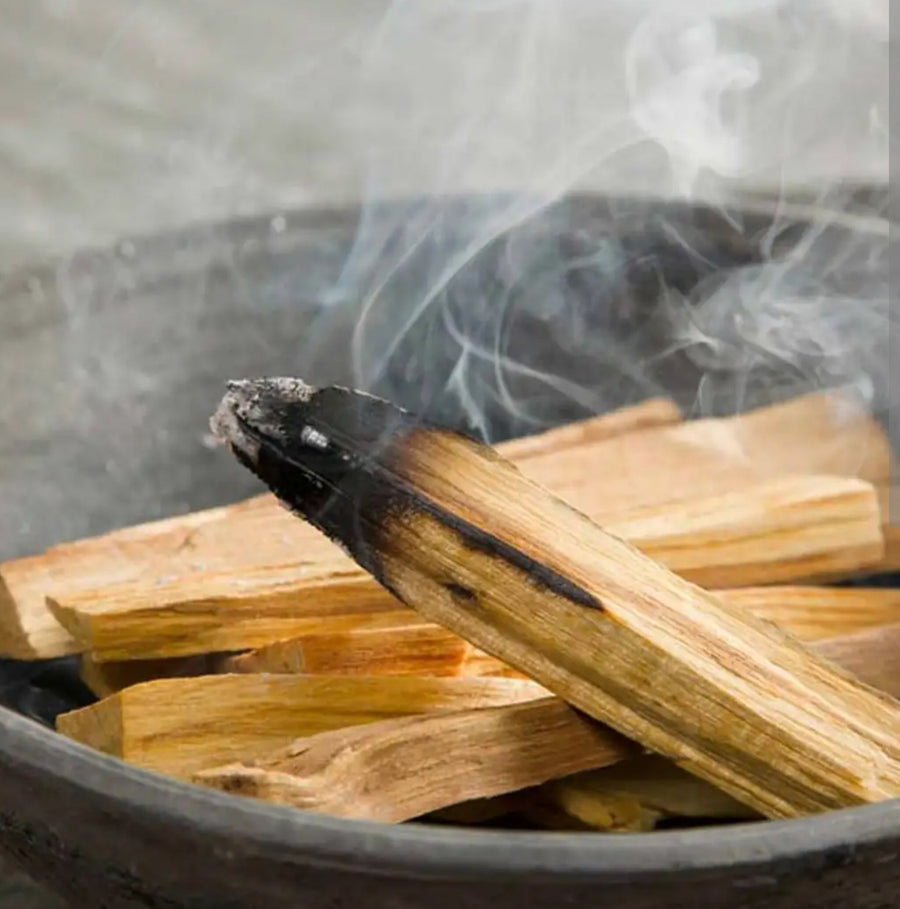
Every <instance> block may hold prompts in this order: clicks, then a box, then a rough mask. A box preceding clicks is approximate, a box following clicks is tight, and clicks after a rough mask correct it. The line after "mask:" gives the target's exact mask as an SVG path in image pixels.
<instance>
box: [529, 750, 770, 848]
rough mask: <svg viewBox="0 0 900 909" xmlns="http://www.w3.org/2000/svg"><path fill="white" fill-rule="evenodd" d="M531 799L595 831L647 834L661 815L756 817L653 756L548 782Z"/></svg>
mask: <svg viewBox="0 0 900 909" xmlns="http://www.w3.org/2000/svg"><path fill="white" fill-rule="evenodd" d="M533 797H534V799H535V800H536V801H537V802H538V803H541V802H549V804H551V805H553V806H554V807H555V808H558V809H559V810H561V811H563V812H564V813H565V814H567V815H571V816H573V817H575V818H577V819H578V820H579V821H580V822H581V823H583V824H585V825H586V826H588V827H592V828H594V829H597V830H610V831H611V830H623V829H625V830H652V829H653V828H654V827H655V826H656V824H657V822H658V821H659V820H660V819H662V818H667V817H681V818H695V819H700V818H702V819H713V818H718V819H722V820H750V819H755V818H758V817H759V815H758V814H757V813H756V812H755V811H753V810H752V809H750V808H748V807H747V806H746V805H742V804H741V803H740V802H738V801H736V800H735V799H733V798H731V797H730V796H728V795H726V794H725V793H724V792H722V791H720V790H719V789H716V788H715V787H713V786H710V785H709V784H708V783H706V782H704V781H703V780H701V779H699V778H698V777H695V776H692V775H691V774H690V773H687V772H686V771H684V770H681V769H680V768H679V767H676V766H675V764H673V763H671V762H670V761H667V760H666V759H665V758H661V757H659V756H658V755H647V756H645V757H639V758H635V759H634V760H630V761H623V762H622V763H621V764H617V765H615V766H614V767H608V768H604V769H603V770H594V771H589V772H586V773H580V774H576V775H575V776H571V777H566V778H564V779H561V780H554V781H552V782H550V783H547V784H545V785H544V786H542V787H541V788H540V789H539V790H538V791H537V792H536V793H535V794H534V796H533Z"/></svg>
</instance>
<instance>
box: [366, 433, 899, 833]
mask: <svg viewBox="0 0 900 909" xmlns="http://www.w3.org/2000/svg"><path fill="white" fill-rule="evenodd" d="M406 442H407V445H406V452H405V458H406V460H405V462H404V463H403V464H402V466H400V467H399V468H398V469H399V470H402V472H403V475H404V477H405V479H406V480H407V482H409V483H410V484H411V485H412V486H413V487H414V488H415V489H416V490H417V491H419V492H420V493H421V494H422V495H423V497H424V498H425V499H427V500H428V501H429V502H430V503H433V504H434V505H436V506H437V507H438V508H439V509H441V511H442V512H443V514H441V515H436V514H435V512H434V511H433V510H432V508H428V509H423V510H415V509H412V508H410V509H409V510H407V512H406V513H405V514H404V515H403V516H402V517H399V518H393V519H389V521H388V523H387V526H386V528H385V531H386V532H385V533H384V535H383V537H382V538H381V539H382V541H383V544H382V545H383V550H382V559H381V565H382V571H383V577H384V579H385V582H386V584H387V585H388V586H389V587H391V588H392V589H393V590H394V591H395V592H396V593H397V594H398V595H399V596H400V598H401V599H404V600H405V601H406V602H408V603H409V604H410V605H412V606H414V607H416V608H417V609H419V611H421V612H422V613H423V614H424V615H426V616H428V617H429V618H431V619H433V620H435V621H438V622H440V623H441V624H445V625H446V626H447V627H450V628H452V629H453V630H454V631H456V632H457V633H459V634H461V635H462V636H463V637H465V638H466V639H467V640H470V641H472V642H473V643H475V644H476V645H477V646H479V647H481V648H482V649H484V650H486V651H487V652H489V653H493V654H494V655H495V656H497V657H498V658H499V659H502V660H503V661H504V662H506V663H509V664H511V665H512V666H514V667H515V668H517V669H519V670H521V671H522V672H524V673H526V674H527V675H529V676H530V677H532V678H535V679H537V680H538V681H540V682H541V683H542V684H544V685H545V686H546V687H548V688H549V689H550V690H552V691H554V692H555V693H557V694H559V695H560V696H561V697H563V698H565V699H566V700H568V701H570V702H571V703H573V704H575V705H576V706H578V707H579V708H581V709H582V710H584V711H585V712H586V713H588V714H589V715H591V716H594V717H595V718H597V719H600V720H603V721H604V722H607V723H609V724H610V725H611V726H613V728H616V729H618V730H619V731H620V732H622V733H624V734H626V735H628V736H629V737H631V738H633V739H635V740H636V741H639V742H641V743H642V744H644V745H646V746H647V747H648V748H651V749H652V750H654V751H656V752H658V753H661V754H664V755H666V756H668V757H670V758H672V759H674V760H675V761H676V762H677V763H680V764H681V765H682V766H684V767H685V768H687V769H689V770H690V771H691V772H692V773H694V774H696V775H698V776H701V777H703V778H705V779H707V780H708V781H710V782H712V783H714V784H715V785H717V786H718V787H719V788H721V789H723V790H724V791H726V792H728V793H729V794H730V795H732V796H733V797H735V798H736V799H738V800H739V801H741V802H742V803H745V804H748V805H750V806H751V807H754V808H755V809H757V810H758V811H760V812H762V813H763V814H765V815H767V816H772V817H779V816H787V817H790V816H795V815H798V814H803V813H808V812H816V811H822V810H827V809H829V808H836V807H845V806H848V805H853V804H859V803H863V802H866V801H878V800H881V799H886V798H892V797H896V796H897V795H900V705H897V704H896V703H895V702H892V701H888V700H887V699H886V698H882V697H880V696H877V695H875V694H874V693H873V692H871V691H868V690H866V689H864V688H862V687H860V686H859V685H857V684H856V683H855V682H854V681H853V680H852V679H851V678H850V677H849V676H846V675H844V674H843V673H841V672H838V671H836V670H835V669H834V667H832V666H831V665H830V664H828V663H827V662H825V661H823V660H818V659H815V658H813V657H812V656H811V655H810V654H809V653H808V652H806V651H805V650H804V649H803V648H802V647H800V646H799V645H798V644H796V643H795V641H794V640H793V639H791V638H789V637H788V636H787V635H785V634H781V633H779V632H777V631H776V629H775V628H774V626H770V625H768V624H767V623H764V622H760V621H757V620H755V619H754V618H752V617H751V616H750V614H749V613H746V612H744V611H742V610H736V609H734V608H733V607H731V606H730V605H729V604H728V603H727V602H726V601H724V600H717V599H716V598H715V597H714V596H712V595H710V594H707V593H704V592H703V591H701V590H700V589H699V588H697V587H694V586H693V585H690V584H688V583H687V582H685V581H683V580H681V579H679V578H677V577H676V576H675V575H674V574H672V573H671V572H669V571H667V570H666V569H664V568H663V567H662V566H660V565H658V564H657V563H655V562H653V561H652V560H650V559H648V558H646V557H645V556H643V555H641V554H640V553H638V552H637V550H635V549H633V548H632V547H630V546H628V545H627V544H626V543H624V542H623V541H621V540H618V539H617V538H615V537H612V536H611V535H609V534H606V533H604V532H603V531H602V530H600V528H598V527H597V526H596V525H594V524H592V523H591V522H590V521H588V520H587V519H586V518H585V517H584V516H583V515H581V514H579V513H577V512H575V511H574V510H573V509H571V508H569V507H568V506H566V505H565V504H564V503H563V502H561V501H560V500H558V499H555V498H554V497H552V496H550V495H549V494H548V493H546V492H545V491H544V490H542V489H540V488H539V487H537V486H534V485H532V484H530V483H528V482H527V481H526V480H525V479H524V478H523V477H522V476H521V474H519V473H518V472H517V471H515V470H514V469H513V468H511V467H510V466H509V465H507V464H506V463H504V462H502V461H500V460H499V459H497V458H493V457H488V456H486V455H485V453H484V452H483V451H481V450H479V449H478V448H477V447H476V446H475V445H473V444H471V443H468V442H465V441H461V440H459V439H458V438H454V437H452V436H450V435H449V434H442V433H433V432H432V433H427V432H418V433H416V434H415V436H414V437H413V438H408V439H407V440H406ZM446 514H450V515H452V517H453V520H454V521H461V522H465V525H466V527H467V528H468V527H472V528H477V529H478V531H479V539H481V538H483V534H485V533H487V534H490V537H491V538H492V539H497V540H501V541H503V543H504V545H508V546H510V547H514V548H515V550H516V552H517V553H520V554H521V561H520V562H519V565H518V566H516V565H515V564H514V563H513V562H511V561H510V559H508V558H504V557H503V556H502V554H498V553H496V552H493V553H492V552H488V551H485V550H484V549H482V548H479V549H473V545H472V541H471V537H470V535H469V533H468V532H467V530H462V531H460V529H459V527H458V526H456V527H452V528H450V527H448V522H447V521H446V519H445V515H446ZM448 531H449V532H448ZM426 552H428V553H429V556H428V557H427V558H425V557H423V556H424V554H425V553H426ZM498 555H499V557H498ZM532 560H533V561H534V562H537V563H539V564H541V565H544V566H546V567H547V568H548V570H550V571H552V572H554V573H556V574H557V575H558V576H559V577H561V578H564V579H566V582H567V583H566V586H564V587H563V588H562V589H558V590H553V589H552V588H550V587H549V586H548V587H545V588H544V589H543V590H540V589H535V578H534V573H533V569H530V568H528V563H529V562H530V561H532ZM569 583H571V584H573V585H575V586H576V588H577V590H578V591H579V595H578V596H573V595H572V594H571V593H570V592H569V589H568V584H569ZM457 589H460V590H462V591H466V593H462V594H460V593H456V591H457Z"/></svg>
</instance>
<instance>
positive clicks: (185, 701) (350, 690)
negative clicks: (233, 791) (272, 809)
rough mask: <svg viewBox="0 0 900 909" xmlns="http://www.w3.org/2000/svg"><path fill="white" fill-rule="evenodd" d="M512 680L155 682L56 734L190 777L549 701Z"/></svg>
mask: <svg viewBox="0 0 900 909" xmlns="http://www.w3.org/2000/svg"><path fill="white" fill-rule="evenodd" d="M546 694H547V692H546V691H545V690H544V689H542V688H541V687H540V686H539V685H537V684H535V683H534V682H528V681H520V680H517V679H436V678H400V677H393V678H391V677H380V678H366V677H362V676H357V677H352V678H351V677H341V678H334V677H327V676H318V677H312V676H299V675H284V676H278V675H264V676H263V675H216V676H203V677H199V678H188V679H160V680H157V681H154V682H146V683H144V684H140V685H136V686H134V687H132V688H127V689H125V690H124V691H121V692H119V693H118V694H115V695H113V696H112V697H109V698H106V699H104V700H102V701H99V702H98V703H96V704H92V705H91V706H90V707H84V708H82V709H81V710H75V711H72V712H70V713H64V714H62V715H61V716H60V717H59V718H58V719H57V728H58V729H59V731H60V732H61V733H63V734H64V735H66V736H68V737H69V738H71V739H74V740H75V741H78V742H81V743H82V744H85V745H89V746H91V747H92V748H96V749H97V750H98V751H103V752H105V753H106V754H111V755H113V756H115V757H118V758H121V759H123V760H125V761H128V762H129V763H131V764H134V765H136V766H138V767H143V768H145V769H147V770H155V771H158V772H160V773H167V774H169V775H171V776H176V777H182V778H184V777H188V776H190V774H191V773H193V771H195V770H197V769H199V768H201V767H204V766H209V765H210V764H217V763H221V762H227V761H232V760H236V759H238V758H246V757H248V756H256V755H263V754H266V753H268V752H270V751H272V750H273V749H276V748H278V747H281V746H285V745H288V744H289V743H290V742H292V741H293V740H294V739H296V738H298V737H299V736H307V735H313V734H315V733H318V732H322V731H325V730H330V729H342V728H345V727H350V726H355V725H359V724H362V723H371V722H375V721H378V720H383V719H385V718H387V717H401V716H410V715H415V714H421V713H431V712H434V711H447V710H451V711H458V710H464V709H469V708H472V709H474V708H484V707H492V706H496V705H509V704H515V703H518V702H522V701H527V700H534V699H535V698H539V697H541V696H546Z"/></svg>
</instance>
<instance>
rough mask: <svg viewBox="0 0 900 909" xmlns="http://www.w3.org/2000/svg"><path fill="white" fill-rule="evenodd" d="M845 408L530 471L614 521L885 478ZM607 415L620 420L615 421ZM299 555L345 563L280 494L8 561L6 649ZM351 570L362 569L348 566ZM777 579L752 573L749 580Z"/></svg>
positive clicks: (3, 596)
mask: <svg viewBox="0 0 900 909" xmlns="http://www.w3.org/2000/svg"><path fill="white" fill-rule="evenodd" d="M841 400H842V399H839V398H837V397H836V396H834V395H824V394H823V395H808V396H805V397H802V398H798V399H796V400H794V401H790V402H788V403H786V404H779V405H776V406H773V407H767V408H762V409H761V410H758V411H752V412H750V413H748V414H745V415H742V416H740V417H735V418H729V419H726V420H697V421H692V422H690V423H687V424H684V425H683V426H668V427H667V426H660V427H657V428H648V429H644V430H643V431H641V432H637V433H630V434H629V435H628V436H627V437H626V438H627V439H628V441H627V442H625V441H621V440H617V439H616V438H608V439H605V440H601V441H599V442H594V443H588V444H584V445H576V446H572V447H570V448H564V449H563V450H560V451H558V452H553V451H552V450H543V445H542V444H539V445H537V446H535V445H534V444H533V443H532V444H530V446H526V447H528V448H529V450H528V452H527V456H523V459H522V460H521V461H520V463H521V466H522V469H523V471H524V472H525V473H526V474H527V475H528V476H529V477H530V478H532V479H534V480H535V481H537V482H539V483H541V484H542V485H544V486H546V487H547V488H548V489H549V490H550V491H551V492H554V493H555V494H557V495H560V496H562V497H563V498H570V499H571V500H572V501H575V502H578V504H579V507H580V508H581V509H582V510H583V511H585V512H586V513H587V514H588V516H589V517H591V518H593V519H594V520H596V521H599V522H601V523H605V524H609V523H612V522H614V521H617V520H622V519H624V518H627V517H628V516H629V515H630V514H631V513H633V512H634V511H635V510H637V509H643V508H646V507H648V506H651V505H655V504H661V503H667V502H672V501H675V500H692V499H695V498H697V497H698V496H708V495H720V494H723V493H728V492H730V491H733V490H735V489H738V488H741V487H742V486H747V485H750V484H752V483H755V482H758V481H760V480H764V479H766V478H774V477H783V476H786V475H791V474H797V473H803V474H808V473H833V474H834V475H854V476H861V477H863V478H864V479H871V480H872V481H873V482H878V483H882V482H886V480H885V478H886V477H889V476H890V454H889V446H888V443H887V439H886V437H885V435H884V433H883V432H882V431H881V429H880V427H879V426H878V424H877V423H876V422H875V421H874V420H871V419H870V418H869V417H868V416H864V415H860V414H859V413H854V412H850V413H849V414H848V413H846V412H844V410H842V409H841V408H840V407H839V406H836V404H839V403H840V401H841ZM600 419H601V420H609V421H615V420H616V415H615V414H610V415H607V416H605V417H603V418H600ZM598 422H599V421H598ZM626 422H627V421H626ZM552 432H555V430H552V431H551V433H552ZM539 438H543V437H539ZM508 444H511V445H515V444H519V442H518V440H517V441H516V442H513V443H508ZM498 450H500V451H501V452H502V451H503V450H504V447H503V446H502V445H501V446H498ZM898 548H900V547H898ZM298 553H302V554H303V557H304V559H306V560H307V562H310V563H311V562H313V561H314V560H315V559H316V558H318V557H321V558H322V559H323V560H324V562H325V563H326V564H327V563H329V562H333V560H334V558H335V557H336V555H337V554H336V553H335V550H334V547H333V546H332V545H331V543H330V542H329V541H328V540H327V539H325V538H323V537H322V536H321V535H320V534H318V533H316V532H314V531H313V530H312V529H311V528H309V527H307V526H305V525H303V524H300V523H298V522H297V521H293V520H291V518H290V516H289V515H287V514H285V513H284V511H283V510H282V509H280V508H278V507H277V505H276V504H275V502H274V500H273V499H272V497H270V496H259V497H257V498H254V499H250V500H248V501H247V502H243V503H240V504H239V505H235V506H229V507H228V508H219V509H212V510H210V511H206V512H198V513H196V514H193V515H188V516H183V517H179V518H173V519H169V520H166V521H158V522H155V523H152V524H146V525H142V526H139V527H134V528H126V529H124V530H119V531H116V532H114V533H111V534H107V535H105V536H101V537H97V538H94V539H91V540H83V541H79V542H77V543H71V544H65V545H62V546H58V547H55V548H53V549H50V550H48V551H47V552H46V553H44V554H43V555H39V556H33V557H29V558H25V559H17V560H13V561H11V562H6V563H4V564H2V565H0V653H2V654H4V655H7V656H13V657H18V658H20V659H34V658H49V657H54V656H61V655H63V654H66V653H74V652H78V651H79V650H80V649H81V648H82V646H83V645H82V644H80V643H78V642H77V641H76V640H75V639H74V638H73V637H72V635H71V634H70V633H69V632H68V631H67V630H66V629H65V628H64V627H62V626H61V625H60V624H59V623H58V622H57V620H56V619H55V618H54V617H53V615H52V613H51V612H50V611H49V610H48V609H47V606H46V603H45V595H51V596H54V595H56V594H57V593H59V594H64V595H66V596H69V595H72V594H75V593H79V592H90V591H95V590H97V588H105V587H109V586H113V585H116V584H121V585H124V586H123V587H120V588H119V592H120V593H121V594H125V593H126V592H127V585H128V584H129V583H134V584H135V585H136V586H137V587H138V596H139V597H140V598H141V599H146V592H145V591H146V589H147V588H151V587H153V586H154V585H156V584H157V583H159V582H160V581H161V580H164V579H166V578H168V577H171V576H175V577H178V578H181V577H184V576H185V575H187V574H192V573H194V572H212V573H213V574H215V573H217V572H221V571H226V572H232V573H234V574H235V575H238V574H248V575H249V574H252V573H253V572H254V570H255V569H259V568H261V567H268V568H272V567H273V566H274V570H276V571H277V570H278V566H281V565H289V564H291V563H292V561H293V560H294V559H296V558H297V555H298ZM337 557H338V558H339V555H338V556H337ZM879 565H883V562H882V563H879ZM879 565H875V566H873V569H874V568H876V567H879ZM345 567H346V568H347V569H348V570H350V569H351V563H350V561H349V560H346V561H345ZM865 567H866V566H859V568H860V569H861V568H865ZM848 570H849V569H848ZM858 570H859V569H853V571H854V572H855V571H858ZM792 580H808V579H803V578H793V579H792ZM766 581H767V579H765V578H759V577H757V578H749V577H745V578H744V579H743V580H742V581H741V583H765V582H766Z"/></svg>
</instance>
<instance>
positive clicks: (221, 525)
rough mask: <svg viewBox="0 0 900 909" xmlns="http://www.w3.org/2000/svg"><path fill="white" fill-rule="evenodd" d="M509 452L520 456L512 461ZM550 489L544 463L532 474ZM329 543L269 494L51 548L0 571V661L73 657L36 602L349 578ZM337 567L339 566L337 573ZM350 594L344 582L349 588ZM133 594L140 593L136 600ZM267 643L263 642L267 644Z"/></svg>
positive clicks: (532, 447)
mask: <svg viewBox="0 0 900 909" xmlns="http://www.w3.org/2000/svg"><path fill="white" fill-rule="evenodd" d="M679 418H680V415H679V413H678V410H677V408H675V407H674V405H672V404H671V403H669V402H667V401H660V400H658V399H651V400H649V401H646V402H644V403H642V404H639V405H636V406H634V407H629V408H624V409H622V410H618V411H612V412H610V413H608V414H603V415H601V416H599V417H594V418H592V419H588V420H585V421H582V422H581V423H576V424H574V425H570V426H566V427H561V428H559V429H552V430H548V431H547V432H545V433H541V434H539V435H536V436H532V437H528V438H526V439H516V440H513V441H512V442H509V443H506V444H505V445H503V444H501V445H500V446H498V448H499V450H501V451H503V450H506V447H507V446H509V450H510V451H511V452H512V454H513V457H516V458H517V460H518V461H519V462H520V463H525V462H527V461H528V460H530V459H533V458H535V457H538V456H540V455H543V454H547V453H550V452H552V451H554V450H555V449H556V447H557V446H558V445H559V446H562V447H571V446H572V445H573V443H574V441H575V439H576V437H579V436H585V437H587V438H588V439H604V438H608V437H609V436H610V435H611V434H614V433H616V432H627V431H629V430H631V429H634V428H637V427H648V426H652V425H661V424H666V423H671V422H673V421H675V420H678V419H679ZM516 451H518V452H519V454H518V455H516ZM539 472H540V473H542V474H544V475H545V479H546V480H547V481H549V482H550V483H551V484H552V483H553V482H554V480H553V476H552V475H550V474H547V466H546V463H543V464H542V467H541V469H540V471H539ZM341 559H342V554H341V553H340V551H338V550H337V549H335V547H334V546H333V545H332V544H331V542H330V541H329V540H327V539H325V537H323V536H322V535H321V534H319V533H317V532H316V531H315V530H313V529H312V528H310V527H308V526H306V525H305V524H303V523H302V522H301V521H297V520H296V519H295V518H294V517H292V516H291V515H290V514H288V513H287V512H285V511H284V510H283V509H282V508H281V507H280V506H279V505H278V503H277V502H276V500H275V499H274V498H273V497H272V496H269V495H261V496H256V497H254V498H252V499H248V500H246V501H244V502H239V503H237V504H235V505H230V506H226V507H223V508H212V509H207V510H205V511H199V512H194V513H192V514H187V515H180V516H177V517H173V518H168V519H165V520H162V521H154V522H152V523H148V524H142V525H139V526H136V527H126V528H123V529H121V530H117V531H114V532H112V533H109V534H105V535H103V536H99V537H94V538H91V539H87V540H79V541H76V542H73V543H65V544H62V545H60V546H55V547H53V548H51V549H49V550H47V551H46V552H45V553H42V554H39V555H35V556H29V557H27V558H22V559H14V560H12V561H8V562H5V563H2V564H0V654H2V655H4V656H10V657H16V658H19V659H40V658H51V657H56V656H63V655H65V654H68V653H77V652H78V651H79V650H80V645H79V644H78V643H77V642H76V641H75V639H74V638H73V637H72V635H71V634H70V633H69V631H68V630H67V629H66V628H64V627H63V626H62V625H60V624H59V622H58V621H57V620H56V619H55V618H54V616H53V614H52V613H51V612H50V611H49V610H48V608H47V604H46V601H45V598H46V597H47V596H48V595H49V596H53V595H55V594H57V593H63V594H66V595H70V594H75V593H78V592H80V591H91V590H94V589H96V588H98V587H106V586H111V585H117V584H123V583H126V582H127V583H133V584H134V585H135V587H136V588H137V589H138V591H140V590H146V588H148V587H153V586H155V585H159V586H161V587H163V586H166V585H167V584H170V583H172V582H175V581H181V582H185V583H189V581H188V578H189V577H190V576H192V575H195V574H197V575H206V576H207V577H205V578H204V580H203V581H202V583H204V584H206V583H210V581H209V576H210V575H211V576H215V575H216V574H217V573H219V572H223V571H224V572H226V573H228V574H231V575H233V576H243V577H247V578H249V577H252V576H253V575H254V572H255V570H256V569H260V568H265V569H266V570H272V569H274V571H275V573H276V575H277V573H278V572H279V571H280V570H282V569H280V568H279V566H287V567H289V568H291V569H293V568H295V567H297V568H299V570H302V569H303V566H304V565H311V564H316V563H317V562H318V563H319V564H320V567H321V568H323V569H324V570H325V572H326V573H327V570H328V569H327V566H328V565H329V564H332V565H336V566H338V567H336V569H335V570H336V571H337V572H338V574H340V572H341V571H342V570H343V571H347V570H349V571H350V572H352V573H353V574H354V575H356V572H355V570H354V567H353V565H352V563H350V562H349V561H348V560H343V562H342V561H341ZM341 565H343V568H341V567H340V566H341ZM350 584H351V586H352V580H351V581H350ZM139 595H140V594H139ZM270 640H271V638H270Z"/></svg>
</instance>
